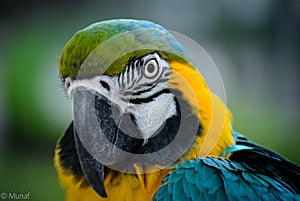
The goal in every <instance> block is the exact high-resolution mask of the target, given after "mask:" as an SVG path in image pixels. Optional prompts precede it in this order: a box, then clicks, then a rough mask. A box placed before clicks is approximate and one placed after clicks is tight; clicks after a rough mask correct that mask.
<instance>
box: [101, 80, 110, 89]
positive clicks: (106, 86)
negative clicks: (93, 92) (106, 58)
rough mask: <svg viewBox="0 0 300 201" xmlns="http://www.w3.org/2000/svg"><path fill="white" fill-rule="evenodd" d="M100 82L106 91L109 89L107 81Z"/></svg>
mask: <svg viewBox="0 0 300 201" xmlns="http://www.w3.org/2000/svg"><path fill="white" fill-rule="evenodd" d="M100 84H101V85H102V87H103V88H105V89H106V90H107V91H110V87H109V85H108V84H107V82H105V81H103V80H100Z"/></svg>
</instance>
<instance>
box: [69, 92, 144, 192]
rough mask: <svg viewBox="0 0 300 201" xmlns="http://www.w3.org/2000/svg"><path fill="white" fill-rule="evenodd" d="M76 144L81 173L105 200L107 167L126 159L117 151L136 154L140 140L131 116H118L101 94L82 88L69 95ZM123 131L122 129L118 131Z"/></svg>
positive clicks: (118, 108) (118, 111)
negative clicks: (133, 135) (71, 103)
mask: <svg viewBox="0 0 300 201" xmlns="http://www.w3.org/2000/svg"><path fill="white" fill-rule="evenodd" d="M72 102H73V115H74V130H75V131H76V132H74V133H75V136H74V138H75V144H76V149H77V153H78V157H79V161H80V165H81V168H82V171H83V173H84V175H85V177H86V179H87V181H88V183H89V184H90V186H91V187H93V189H94V190H95V191H96V192H97V193H98V194H99V195H100V196H101V197H107V193H106V191H105V186H104V180H105V176H106V175H105V174H106V173H107V171H110V170H111V169H110V168H111V167H112V166H110V165H116V164H117V165H120V164H122V163H124V161H126V163H127V162H128V158H126V156H125V155H124V154H120V152H117V151H116V150H120V149H121V150H122V151H124V152H131V153H135V152H136V151H137V150H138V149H139V148H140V147H141V146H142V144H143V140H142V139H138V138H134V137H131V136H129V135H127V134H125V133H124V132H126V133H135V134H136V135H141V134H140V131H139V130H138V129H137V127H136V125H134V122H133V120H132V119H133V117H132V116H131V114H128V113H127V114H121V109H120V107H119V106H118V105H116V104H114V103H112V102H111V101H109V100H108V99H107V98H106V97H104V96H103V95H101V94H99V93H97V92H95V91H93V90H90V89H87V88H85V87H79V88H76V89H75V90H74V91H73V92H72ZM120 128H122V129H120Z"/></svg>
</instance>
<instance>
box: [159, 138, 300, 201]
mask: <svg viewBox="0 0 300 201" xmlns="http://www.w3.org/2000/svg"><path fill="white" fill-rule="evenodd" d="M233 135H234V137H235V139H236V144H235V145H234V146H232V147H230V148H228V149H227V150H226V152H225V153H224V155H223V157H219V158H216V157H206V158H197V159H194V160H190V161H186V162H184V163H182V164H181V165H180V166H179V167H178V168H176V169H175V170H174V171H173V172H171V173H170V174H169V175H168V176H167V177H166V178H165V179H164V180H163V183H162V186H161V187H160V189H159V190H158V192H157V193H156V198H155V199H156V200H165V201H167V200H177V201H180V200H199V199H200V200H202V199H203V200H300V194H299V193H300V168H299V167H298V166H296V165H295V164H293V163H292V162H290V161H288V160H287V159H285V158H284V157H282V156H280V155H279V154H277V153H275V152H273V151H271V150H268V149H266V148H263V147H261V146H258V145H256V144H255V143H253V142H251V141H249V140H247V139H246V138H245V137H244V136H243V135H241V134H239V133H236V132H234V133H233Z"/></svg>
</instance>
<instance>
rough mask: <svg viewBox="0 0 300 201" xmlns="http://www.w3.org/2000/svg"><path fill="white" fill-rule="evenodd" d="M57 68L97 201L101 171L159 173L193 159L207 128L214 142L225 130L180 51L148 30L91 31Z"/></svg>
mask: <svg viewBox="0 0 300 201" xmlns="http://www.w3.org/2000/svg"><path fill="white" fill-rule="evenodd" d="M103 44H106V45H103ZM59 65H60V66H59V70H60V75H61V78H62V81H63V84H64V86H65V89H66V92H67V94H68V97H69V98H70V100H71V102H72V105H73V117H74V120H73V121H74V124H73V125H74V129H73V130H74V139H75V146H76V150H77V156H78V159H79V162H80V166H81V169H82V172H83V173H84V176H85V178H86V180H87V181H88V183H89V184H90V185H91V186H92V187H93V188H94V190H95V191H96V192H97V193H98V194H99V195H100V196H102V197H105V196H107V195H106V190H105V187H104V180H105V178H106V174H107V171H111V170H114V171H117V172H126V173H134V174H137V173H148V172H154V171H159V170H161V169H163V168H168V167H170V166H172V165H174V164H177V162H179V161H183V160H186V159H191V158H195V157H198V156H199V153H200V148H201V146H202V143H204V142H203V139H205V138H206V135H209V132H208V127H209V126H210V125H212V124H214V125H215V126H214V129H211V130H212V132H211V133H212V134H215V135H216V136H215V137H213V138H214V139H217V140H218V139H219V133H222V132H223V133H225V132H228V131H229V130H230V128H229V121H227V119H226V121H227V122H225V123H224V122H223V121H222V120H223V119H224V115H227V113H226V112H225V111H226V110H224V113H223V114H221V115H212V111H213V108H212V105H213V104H215V107H214V109H215V110H218V111H219V110H220V107H224V106H223V105H222V104H221V103H220V102H219V100H218V99H215V100H214V101H213V100H212V98H211V93H210V91H209V89H208V88H207V86H206V84H205V81H204V79H203V78H202V76H201V75H200V74H199V73H198V72H197V71H196V70H195V68H194V67H193V66H192V65H191V63H190V62H189V61H188V60H187V54H186V52H185V51H184V49H183V48H182V46H181V45H180V44H179V43H178V42H177V40H176V39H175V38H174V37H173V36H172V35H171V34H170V33H169V32H168V31H167V30H165V29H164V28H163V27H161V26H159V25H156V24H154V23H151V22H147V21H137V20H111V21H105V22H100V23H96V24H93V25H91V26H90V27H88V28H86V29H83V30H82V31H79V32H78V33H76V34H75V35H74V37H73V38H72V39H71V40H70V41H69V42H68V43H67V45H66V46H65V48H64V50H63V53H62V56H61V58H60V59H59ZM80 72H83V73H82V74H80ZM215 114H216V113H215ZM218 114H220V112H219V113H218ZM212 116H213V117H212ZM226 118H227V117H226ZM214 119H215V120H214ZM224 125H226V127H225V128H226V129H223V127H224ZM220 139H221V138H220ZM207 143H208V144H209V146H211V147H212V146H214V144H212V143H215V140H214V141H211V140H207ZM223 146H224V147H225V145H220V147H218V148H217V149H215V150H217V152H218V153H219V152H221V151H222V149H223ZM203 150H205V151H207V150H208V151H209V150H210V148H206V149H203ZM141 169H142V170H141Z"/></svg>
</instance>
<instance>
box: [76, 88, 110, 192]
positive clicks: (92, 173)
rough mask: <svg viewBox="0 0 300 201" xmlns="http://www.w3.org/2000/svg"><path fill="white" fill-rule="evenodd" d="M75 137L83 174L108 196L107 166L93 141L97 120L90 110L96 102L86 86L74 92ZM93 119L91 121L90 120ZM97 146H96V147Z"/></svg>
mask: <svg viewBox="0 0 300 201" xmlns="http://www.w3.org/2000/svg"><path fill="white" fill-rule="evenodd" d="M72 97H73V113H74V131H75V132H74V135H75V136H74V138H75V145H76V149H77V154H78V158H79V162H80V166H81V169H82V171H83V174H84V176H85V178H86V180H87V181H88V183H89V184H90V186H91V187H92V188H93V189H94V190H95V191H96V192H97V193H98V194H99V195H100V196H101V197H104V198H105V197H107V193H106V191H105V186H104V180H105V171H104V169H105V167H104V165H103V164H101V163H100V162H99V161H98V160H97V159H96V158H95V157H94V154H95V153H93V150H92V149H93V148H92V147H91V142H93V140H94V139H95V138H96V137H97V133H96V132H94V131H93V128H92V125H93V123H95V122H92V121H93V117H92V115H91V114H90V112H93V111H92V109H91V107H90V106H92V105H93V104H94V103H93V102H94V101H93V100H94V99H95V97H94V94H93V93H92V92H91V91H89V90H87V89H84V88H81V89H78V90H76V91H75V92H74V93H73V96H72ZM89 121H91V122H89ZM95 148H96V147H95Z"/></svg>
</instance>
